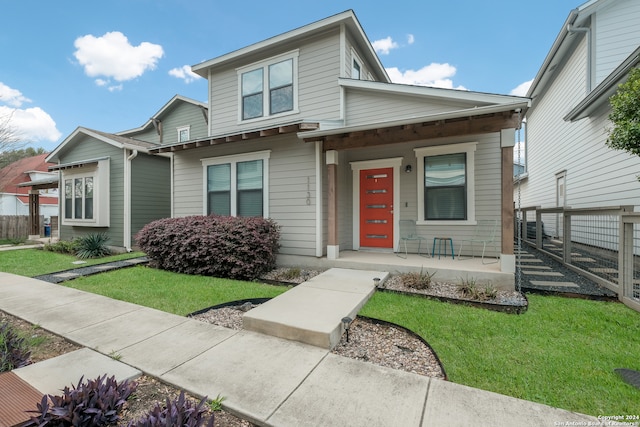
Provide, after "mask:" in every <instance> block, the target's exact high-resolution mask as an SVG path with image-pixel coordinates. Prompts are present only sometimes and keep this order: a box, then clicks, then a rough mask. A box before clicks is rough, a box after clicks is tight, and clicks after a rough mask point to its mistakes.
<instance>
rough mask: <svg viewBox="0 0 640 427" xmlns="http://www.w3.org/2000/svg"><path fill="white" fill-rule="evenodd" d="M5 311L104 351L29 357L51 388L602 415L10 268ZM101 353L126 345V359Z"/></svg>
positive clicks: (298, 420) (448, 415)
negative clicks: (83, 379)
mask: <svg viewBox="0 0 640 427" xmlns="http://www.w3.org/2000/svg"><path fill="white" fill-rule="evenodd" d="M0 310H3V311H5V312H7V313H10V314H12V315H14V316H17V317H20V318H22V319H25V320H27V321H29V322H33V323H37V324H38V325H40V326H41V327H42V328H44V329H47V330H49V331H51V332H54V333H57V334H59V335H62V336H64V337H66V338H68V339H69V340H71V341H74V342H76V343H78V344H81V345H83V346H86V347H87V348H89V349H92V350H94V351H90V350H86V349H85V350H80V352H82V353H79V352H74V354H73V355H72V356H67V355H65V356H67V357H73V363H69V359H66V360H65V359H64V356H61V358H60V359H58V360H59V361H55V360H54V359H50V360H49V361H48V362H49V363H48V364H46V365H45V364H44V363H42V362H41V363H42V364H40V363H38V364H35V365H31V366H30V367H28V368H30V370H31V372H30V373H29V374H28V375H25V374H22V375H23V377H24V378H26V381H27V382H29V383H30V384H32V385H33V386H34V387H35V388H38V387H44V386H43V385H40V384H38V378H42V377H47V376H52V375H50V374H48V373H50V372H54V371H55V372H66V373H67V374H68V377H67V378H65V379H64V380H63V379H62V378H60V379H59V381H61V382H62V381H64V383H62V384H59V385H58V387H59V388H62V387H64V386H65V385H70V384H71V383H77V381H78V380H79V378H80V376H81V375H83V374H85V373H86V374H87V375H88V376H89V377H91V376H92V375H89V374H88V373H89V372H101V373H103V374H109V375H112V374H116V373H117V374H118V377H119V378H120V377H123V376H135V375H137V373H138V370H139V371H141V372H144V373H146V374H149V375H152V376H155V377H157V378H159V379H160V380H162V381H165V382H167V383H170V384H172V385H174V386H176V387H178V388H181V389H184V390H187V391H189V392H191V393H194V394H196V395H200V396H204V395H206V396H209V397H215V396H217V395H221V396H226V398H227V399H226V400H225V402H224V406H225V409H227V410H229V411H230V412H234V413H236V414H238V415H239V416H241V417H243V418H246V419H249V420H251V421H253V422H255V423H256V424H259V425H268V426H347V425H348V426H367V427H371V426H385V427H387V426H402V427H405V426H416V427H417V426H421V427H426V426H443V425H446V426H469V425H487V426H489V425H491V426H529V425H530V426H553V425H559V424H557V423H565V425H567V424H566V423H568V422H574V423H578V422H584V423H588V422H592V423H594V422H597V419H596V418H594V417H590V416H586V415H581V414H576V413H572V412H568V411H564V410H561V409H556V408H551V407H549V406H545V405H540V404H537V403H532V402H528V401H523V400H519V399H515V398H512V397H508V396H503V395H499V394H495V393H491V392H486V391H482V390H478V389H473V388H470V387H466V386H463V385H458V384H454V383H451V382H447V381H441V380H436V379H430V378H428V377H424V376H420V375H415V374H410V373H406V372H403V371H397V370H393V369H388V368H383V367H380V366H377V365H373V364H370V363H366V362H360V361H356V360H353V359H348V358H343V357H340V356H336V355H333V354H331V353H330V352H329V350H328V349H324V348H320V347H315V346H312V345H308V344H303V343H299V342H296V341H289V340H286V339H282V338H278V337H273V336H268V335H264V334H261V333H256V332H251V331H235V330H230V329H226V328H222V327H218V326H215V325H210V324H206V323H202V322H199V321H196V320H193V319H188V318H185V317H181V316H176V315H173V314H169V313H164V312H160V311H158V310H154V309H150V308H146V307H141V306H138V305H135V304H130V303H126V302H122V301H117V300H113V299H110V298H106V297H102V296H98V295H94V294H90V293H86V292H83V291H79V290H75V289H70V288H66V287H63V286H60V285H55V284H51V283H46V282H43V281H40V280H36V279H30V278H25V277H21V276H16V275H12V274H8V273H0ZM96 352H99V353H101V354H102V355H108V354H110V353H117V354H119V355H120V356H121V359H120V362H116V361H114V360H113V359H111V358H109V357H104V356H101V355H100V354H95V353H96ZM25 369H26V368H25ZM36 369H40V371H39V372H34V370H36ZM129 370H130V371H129ZM16 371H18V374H19V375H21V374H20V370H16ZM114 371H118V372H114ZM14 372H15V371H14ZM23 372H24V371H23ZM56 381H58V380H56ZM47 387H51V385H47ZM0 394H1V392H0Z"/></svg>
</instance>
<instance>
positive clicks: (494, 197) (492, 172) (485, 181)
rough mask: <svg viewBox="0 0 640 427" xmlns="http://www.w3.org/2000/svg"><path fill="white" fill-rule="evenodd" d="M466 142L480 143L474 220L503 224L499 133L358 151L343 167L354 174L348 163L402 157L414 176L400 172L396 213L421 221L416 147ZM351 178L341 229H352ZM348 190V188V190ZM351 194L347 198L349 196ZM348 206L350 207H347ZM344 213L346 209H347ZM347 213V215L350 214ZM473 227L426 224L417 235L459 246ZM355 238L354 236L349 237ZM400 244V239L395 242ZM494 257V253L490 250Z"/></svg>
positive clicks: (351, 153)
mask: <svg viewBox="0 0 640 427" xmlns="http://www.w3.org/2000/svg"><path fill="white" fill-rule="evenodd" d="M464 142H477V143H478V145H477V148H476V153H475V165H474V166H475V173H476V175H475V217H476V220H483V219H498V221H500V216H501V206H502V205H501V203H502V200H501V194H502V186H501V149H500V135H499V134H485V135H475V136H468V137H458V138H444V139H435V140H429V141H417V142H412V143H406V144H392V145H387V146H381V147H376V148H372V149H368V150H366V151H361V150H355V151H352V152H350V153H349V154H348V159H347V160H346V161H345V162H344V163H343V164H342V166H341V168H342V169H343V172H346V171H347V170H348V173H349V174H351V166H350V164H349V162H353V161H364V160H375V159H383V158H392V157H403V162H402V164H403V167H404V166H405V165H407V164H411V165H412V166H413V171H412V172H411V173H405V172H404V170H401V173H400V206H399V207H394V213H395V214H396V215H399V218H398V219H400V220H402V219H411V220H418V205H417V203H418V193H417V192H418V191H423V190H422V188H420V189H418V183H417V175H416V174H417V171H416V169H415V168H416V164H417V159H416V155H415V152H414V151H413V150H414V148H419V147H426V146H432V145H446V144H456V143H464ZM352 185H353V183H352V179H349V181H348V184H347V185H345V186H344V187H343V188H344V190H345V191H344V192H343V193H342V194H343V195H344V197H341V199H340V200H341V206H340V217H341V219H340V221H341V224H342V227H341V233H342V232H343V231H342V230H345V229H346V230H353V220H352V210H351V204H352V193H351V191H352ZM345 187H348V188H345ZM347 194H348V196H347ZM345 203H347V205H346V206H345ZM347 206H348V210H347V209H345V210H346V211H345V213H344V214H343V213H342V212H343V210H342V209H343V207H344V208H346V207H347ZM347 212H348V215H347ZM475 228H476V227H475V226H473V225H460V226H452V225H424V226H419V227H418V234H420V235H421V236H423V237H425V238H427V239H428V240H429V242H431V241H432V239H433V237H435V236H449V237H451V238H453V241H454V245H456V248H455V249H456V251H457V250H458V247H457V245H458V244H459V241H460V240H461V239H468V238H470V237H471V236H472V235H473V233H474V231H475ZM348 235H349V236H352V233H350V234H348ZM500 236H501V233H500V232H498V235H497V238H496V241H497V242H498V243H497V244H496V248H497V251H500V243H499V242H500V238H501V237H500ZM395 240H396V241H397V236H396V239H395ZM343 244H344V245H345V246H346V245H347V244H348V246H347V247H351V241H349V242H346V241H345V239H344V238H342V237H341V239H340V246H341V248H342V247H343ZM491 253H492V254H493V251H491Z"/></svg>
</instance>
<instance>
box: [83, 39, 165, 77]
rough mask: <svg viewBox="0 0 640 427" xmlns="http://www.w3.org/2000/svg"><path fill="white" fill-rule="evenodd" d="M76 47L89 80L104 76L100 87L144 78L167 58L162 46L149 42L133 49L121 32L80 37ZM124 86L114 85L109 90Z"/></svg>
mask: <svg viewBox="0 0 640 427" xmlns="http://www.w3.org/2000/svg"><path fill="white" fill-rule="evenodd" d="M74 46H75V47H76V51H75V52H74V53H73V55H74V56H75V58H76V59H77V60H78V62H79V63H80V65H82V66H83V67H84V72H85V73H86V74H87V75H88V76H89V77H101V78H99V79H97V80H96V83H97V84H98V85H99V86H108V85H109V80H110V79H114V80H116V81H118V82H123V81H127V80H132V79H135V78H137V77H140V76H141V75H142V74H144V73H145V71H147V70H154V69H155V68H156V65H157V63H158V60H159V59H160V58H162V57H163V56H164V51H163V49H162V46H160V45H157V44H153V43H148V42H142V43H140V44H139V45H138V46H133V45H131V44H130V43H129V40H128V39H127V37H126V36H125V35H124V34H122V33H121V32H119V31H113V32H109V33H106V34H105V35H103V36H101V37H95V36H93V35H91V34H88V35H86V36H82V37H78V38H77V39H76V41H75V42H74ZM120 86H121V85H119V86H110V87H109V90H112V89H114V88H116V89H117V88H118V87H120Z"/></svg>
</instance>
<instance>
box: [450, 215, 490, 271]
mask: <svg viewBox="0 0 640 427" xmlns="http://www.w3.org/2000/svg"><path fill="white" fill-rule="evenodd" d="M497 231H498V220H496V219H491V220H480V221H478V225H477V226H476V230H475V232H474V233H473V237H472V238H471V239H468V240H463V241H461V242H460V250H459V251H458V259H463V258H462V247H463V246H464V245H465V244H469V245H471V258H473V257H474V256H475V253H474V245H475V244H478V245H480V244H482V263H483V264H493V263H496V262H498V257H497V256H496V260H495V261H491V262H484V253H485V250H486V249H487V245H491V246H493V247H494V248H495V243H496V232H497ZM471 258H469V257H467V258H465V259H471Z"/></svg>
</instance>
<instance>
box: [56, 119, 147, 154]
mask: <svg viewBox="0 0 640 427" xmlns="http://www.w3.org/2000/svg"><path fill="white" fill-rule="evenodd" d="M83 136H89V137H92V138H95V139H97V140H99V141H102V142H105V143H107V144H109V145H113V146H114V147H117V148H121V149H125V148H126V149H129V150H139V151H142V152H144V153H148V152H149V149H150V148H152V147H156V144H152V143H150V142H146V141H140V140H138V139H133V138H127V137H124V136H120V135H116V134H113V133H106V132H101V131H97V130H93V129H88V128H83V127H78V128H76V130H74V131H73V132H72V133H71V135H69V136H68V137H66V138H65V140H64V141H62V142H61V143H60V145H58V146H57V147H56V149H55V150H53V152H52V153H51V154H49V156H47V159H46V160H47V161H48V162H51V161H57V160H58V154H59V153H60V152H61V151H62V150H63V149H64V148H65V147H67V146H71V145H73V144H74V143H75V142H76V141H78V140H79V139H80V138H82V137H83Z"/></svg>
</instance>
